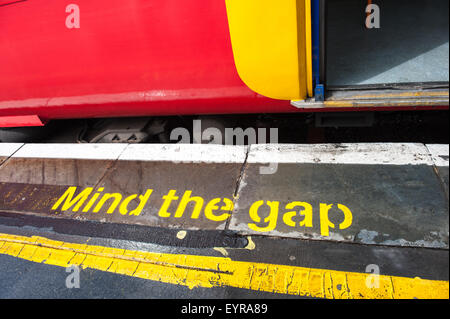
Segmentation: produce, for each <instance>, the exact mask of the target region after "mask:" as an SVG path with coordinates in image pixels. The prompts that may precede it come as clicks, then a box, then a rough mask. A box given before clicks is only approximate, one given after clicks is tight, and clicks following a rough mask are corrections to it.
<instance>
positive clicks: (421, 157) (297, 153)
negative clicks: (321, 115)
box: [247, 143, 433, 166]
mask: <svg viewBox="0 0 450 319" xmlns="http://www.w3.org/2000/svg"><path fill="white" fill-rule="evenodd" d="M247 161H248V163H298V164H301V163H320V164H361V165H430V166H431V165H433V161H432V160H431V156H430V154H429V151H428V149H427V148H426V147H425V145H423V144H403V143H356V144H312V145H307V144H255V145H252V146H251V148H250V152H249V155H248V159H247Z"/></svg>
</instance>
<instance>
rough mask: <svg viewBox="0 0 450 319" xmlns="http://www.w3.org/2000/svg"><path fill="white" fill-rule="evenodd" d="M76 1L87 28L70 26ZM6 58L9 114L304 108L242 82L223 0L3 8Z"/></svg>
mask: <svg viewBox="0 0 450 319" xmlns="http://www.w3.org/2000/svg"><path fill="white" fill-rule="evenodd" d="M70 3H76V4H77V5H78V6H79V8H80V28H79V29H68V28H67V27H66V26H65V20H66V17H67V16H68V15H69V13H66V12H65V9H66V6H67V5H68V4H70ZM0 55H1V58H0V116H6V115H7V116H11V115H31V114H32V115H38V116H39V117H41V118H42V119H47V120H48V119H53V118H78V117H103V116H138V115H154V114H161V115H162V114H167V115H170V114H195V113H198V114H200V113H234V112H285V111H295V108H294V107H292V106H290V104H289V101H277V100H272V99H268V98H265V97H262V96H260V95H258V94H256V93H254V92H252V91H251V90H250V89H248V88H247V87H246V86H245V84H244V83H243V82H242V81H241V80H240V79H239V76H238V74H237V71H236V68H235V65H234V60H233V55H232V50H231V43H230V38H229V31H228V23H227V16H226V10H225V1H223V0H209V1H204V0H182V1H181V0H164V1H162V0H147V1H145V0H127V1H124V0H74V1H61V0H27V1H24V2H17V3H14V4H10V5H6V6H0Z"/></svg>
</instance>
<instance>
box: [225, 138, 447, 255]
mask: <svg viewBox="0 0 450 319" xmlns="http://www.w3.org/2000/svg"><path fill="white" fill-rule="evenodd" d="M269 161H272V164H274V163H275V164H277V169H276V172H275V173H274V174H260V171H259V168H260V167H261V163H263V162H269ZM447 170H448V167H447ZM242 176H243V177H242V179H241V183H240V187H239V191H238V194H237V195H238V200H237V203H236V208H235V211H234V212H233V215H232V218H231V222H230V227H229V229H230V230H234V231H238V232H239V233H241V234H260V235H271V236H281V237H293V238H309V239H323V240H337V241H347V242H355V243H364V244H378V245H398V246H416V247H434V248H447V249H448V200H447V198H446V196H445V194H444V192H443V189H442V186H441V182H440V180H439V178H438V177H437V175H436V173H435V167H434V162H433V161H432V160H431V155H430V153H429V151H428V149H427V148H426V147H425V146H424V145H421V144H351V145H345V144H340V145H316V146H308V145H265V146H264V145H255V146H252V148H251V149H250V153H249V156H248V162H247V164H246V168H245V171H244V173H243V175H242Z"/></svg>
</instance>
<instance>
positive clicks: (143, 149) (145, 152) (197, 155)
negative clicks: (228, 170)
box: [119, 144, 247, 163]
mask: <svg viewBox="0 0 450 319" xmlns="http://www.w3.org/2000/svg"><path fill="white" fill-rule="evenodd" d="M246 153H247V147H246V146H233V145H218V144H130V145H129V146H128V147H127V149H126V150H125V151H124V152H123V153H122V154H121V155H120V157H119V160H133V161H172V162H183V163H244V161H245V157H246Z"/></svg>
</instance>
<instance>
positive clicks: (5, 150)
mask: <svg viewBox="0 0 450 319" xmlns="http://www.w3.org/2000/svg"><path fill="white" fill-rule="evenodd" d="M22 145H23V143H0V156H6V157H9V156H11V155H12V154H14V152H15V151H17V150H18V149H19V148H20V147H21V146H22Z"/></svg>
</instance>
